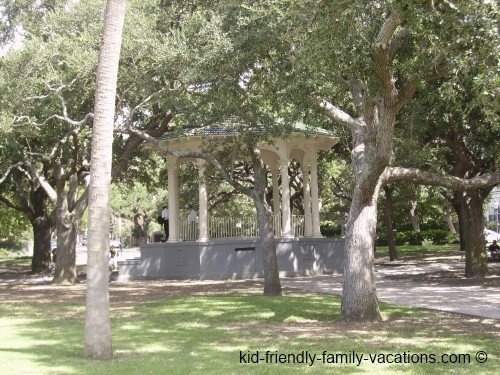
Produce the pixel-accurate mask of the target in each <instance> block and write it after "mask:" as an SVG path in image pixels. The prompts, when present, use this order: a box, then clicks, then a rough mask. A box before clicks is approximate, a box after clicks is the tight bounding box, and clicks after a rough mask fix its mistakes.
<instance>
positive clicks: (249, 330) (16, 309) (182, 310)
mask: <svg viewBox="0 0 500 375" xmlns="http://www.w3.org/2000/svg"><path fill="white" fill-rule="evenodd" d="M381 309H382V313H383V315H384V322H382V323H373V324H351V325H350V324H347V323H344V322H341V321H339V320H338V318H339V316H340V298H338V297H334V296H327V295H320V296H318V295H314V296H312V295H298V294H293V295H285V296H283V297H278V298H269V297H263V296H261V295H247V294H236V293H234V292H233V293H229V294H222V295H203V296H196V295H190V296H167V298H165V299H162V300H157V301H150V302H142V303H141V302H137V301H135V302H134V301H131V300H125V301H123V302H122V304H121V305H120V304H119V303H118V302H116V303H115V305H114V307H113V311H112V334H113V348H114V350H115V355H114V359H113V360H112V361H110V362H98V361H97V362H89V361H85V360H84V359H83V358H82V353H83V320H84V310H83V305H82V303H69V302H65V303H61V302H57V303H53V304H51V305H43V304H33V303H24V304H23V303H19V302H8V303H6V302H3V303H0V343H2V344H0V373H2V374H3V373H5V374H10V373H23V372H24V373H29V374H31V373H33V374H35V373H36V374H49V373H50V374H120V375H123V374H146V373H155V374H184V373H193V372H195V373H207V374H220V373H236V374H246V373H249V372H251V373H268V374H270V373H273V374H275V373H276V374H290V373H297V372H298V373H313V372H314V373H332V372H342V373H354V372H355V373H364V372H366V373H370V374H371V373H387V372H389V373H400V372H408V373H417V374H424V373H432V372H433V371H434V373H442V372H446V371H451V370H453V371H455V370H457V369H458V370H457V371H455V372H458V373H466V372H473V371H474V372H475V373H478V371H477V370H478V367H477V365H476V366H473V365H468V366H458V367H456V366H455V367H453V368H452V367H443V366H434V367H432V366H430V365H412V366H410V365H404V364H401V365H394V364H387V363H386V364H376V365H372V364H367V363H362V364H361V365H359V366H357V365H355V364H346V363H344V364H335V365H326V364H315V365H314V366H308V365H304V364H302V365H299V364H295V365H294V364H279V365H278V364H267V365H266V364H260V365H254V364H240V363H239V359H240V351H242V352H250V353H253V352H255V351H257V350H258V351H261V352H265V351H267V350H269V351H273V352H274V351H278V352H280V353H300V352H302V351H306V350H307V351H309V352H310V353H316V354H318V355H320V354H321V353H322V352H323V351H325V350H326V351H328V352H332V353H336V352H338V353H348V352H350V351H355V352H357V353H365V354H368V353H381V352H383V353H394V352H403V351H411V352H413V353H429V352H436V353H445V352H457V351H459V352H465V353H473V352H475V351H478V350H485V351H486V352H488V354H489V355H490V352H491V357H490V358H493V359H492V361H491V362H488V363H486V364H484V365H485V366H483V367H481V370H484V371H488V372H491V373H494V372H495V370H494V368H497V369H498V364H497V363H498V359H496V361H495V357H494V354H493V353H494V352H495V350H496V352H498V344H496V342H497V341H496V340H497V337H496V336H495V334H494V332H492V331H491V329H492V327H494V326H495V324H496V323H497V322H495V321H490V322H485V320H484V319H483V320H481V319H477V318H469V317H460V316H458V317H456V318H455V320H450V319H449V316H446V315H444V314H439V313H436V312H429V311H427V310H421V309H411V308H407V307H398V306H393V305H387V304H382V306H381ZM457 321H460V322H462V324H463V326H461V325H454V326H451V324H452V323H453V324H455V323H457ZM472 326H473V327H474V330H471V329H470V327H472ZM15 369H21V371H14V372H13V371H12V370H15Z"/></svg>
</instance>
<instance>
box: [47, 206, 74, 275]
mask: <svg viewBox="0 0 500 375" xmlns="http://www.w3.org/2000/svg"><path fill="white" fill-rule="evenodd" d="M77 237H78V222H76V223H75V222H74V220H73V219H72V217H71V215H70V214H69V213H60V214H59V217H58V221H57V251H56V269H55V275H54V280H52V283H54V284H74V283H76V282H77V279H76V242H77Z"/></svg>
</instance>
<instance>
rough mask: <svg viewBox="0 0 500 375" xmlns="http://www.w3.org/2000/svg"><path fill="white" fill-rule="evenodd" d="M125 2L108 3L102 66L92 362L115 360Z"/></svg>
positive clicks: (93, 168)
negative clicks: (115, 224)
mask: <svg viewBox="0 0 500 375" xmlns="http://www.w3.org/2000/svg"><path fill="white" fill-rule="evenodd" d="M124 19H125V0H108V1H107V3H106V13H105V18H104V27H103V34H102V40H101V46H100V49H99V61H98V64H97V76H96V93H95V106H94V125H93V129H92V150H91V162H90V183H89V207H88V208H89V226H88V248H87V254H88V262H87V295H86V317H85V339H84V342H85V348H84V354H85V357H87V358H93V359H110V358H111V357H112V353H113V352H112V345H111V324H110V319H109V271H108V263H109V255H108V254H109V221H110V182H111V164H112V145H113V123H114V114H115V95H116V83H117V76H118V64H119V59H120V47H121V40H122V30H123V23H124Z"/></svg>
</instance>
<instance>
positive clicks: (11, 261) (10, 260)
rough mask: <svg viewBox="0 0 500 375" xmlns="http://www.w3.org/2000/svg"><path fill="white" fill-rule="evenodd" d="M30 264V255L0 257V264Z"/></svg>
mask: <svg viewBox="0 0 500 375" xmlns="http://www.w3.org/2000/svg"><path fill="white" fill-rule="evenodd" d="M30 264H31V257H30V256H21V257H14V258H12V257H9V258H1V257H0V266H17V265H20V266H27V265H30Z"/></svg>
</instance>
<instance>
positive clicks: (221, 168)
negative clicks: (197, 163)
mask: <svg viewBox="0 0 500 375" xmlns="http://www.w3.org/2000/svg"><path fill="white" fill-rule="evenodd" d="M127 131H128V132H130V133H132V134H135V135H137V136H139V137H140V138H142V139H143V140H144V141H146V142H147V143H150V144H152V145H154V146H155V147H156V148H157V149H158V150H159V151H161V152H163V153H165V154H169V155H173V156H175V157H177V158H182V157H187V158H197V159H203V160H206V161H208V162H209V163H210V164H212V165H213V166H214V167H215V168H216V169H217V170H218V171H219V173H220V174H221V175H222V177H224V179H226V181H227V182H229V184H230V185H231V186H232V187H233V188H234V189H236V190H237V191H239V192H241V193H243V194H246V195H248V196H252V190H251V189H249V188H247V187H245V186H243V185H241V184H240V183H239V182H238V181H237V180H235V179H234V178H233V176H232V174H231V173H230V172H229V171H228V170H227V168H226V167H224V165H222V164H221V163H220V162H219V161H218V160H217V159H216V158H215V157H213V156H212V155H210V154H207V153H204V152H195V151H179V150H173V149H171V148H168V147H165V145H163V144H162V143H161V142H160V141H158V140H157V139H156V138H154V137H152V136H151V135H149V134H147V133H146V132H143V131H141V130H138V129H136V128H134V127H133V126H129V127H127Z"/></svg>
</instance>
